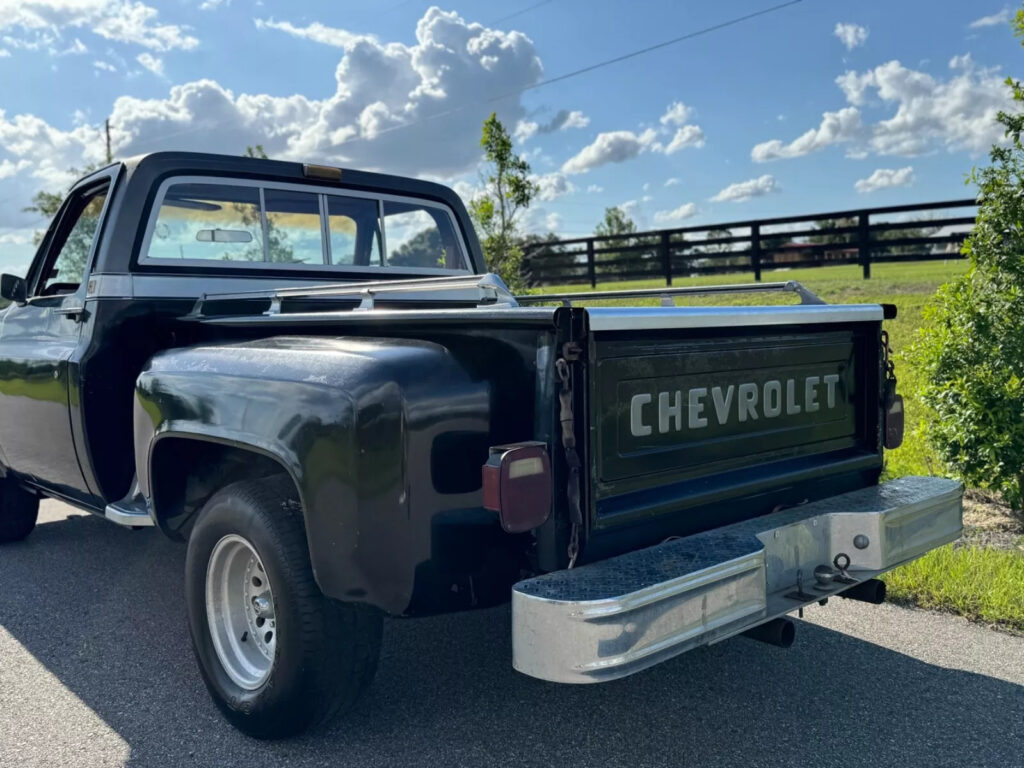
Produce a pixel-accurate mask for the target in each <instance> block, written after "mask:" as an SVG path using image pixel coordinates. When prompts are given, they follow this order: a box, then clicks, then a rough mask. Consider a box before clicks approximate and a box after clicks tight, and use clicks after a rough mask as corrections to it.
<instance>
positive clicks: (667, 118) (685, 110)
mask: <svg viewBox="0 0 1024 768" xmlns="http://www.w3.org/2000/svg"><path fill="white" fill-rule="evenodd" d="M692 114H693V110H692V109H690V107H688V106H686V105H685V104H683V102H681V101H673V102H672V103H671V104H669V105H668V108H667V109H666V110H665V114H663V115H662V116H661V117H660V118H658V122H660V123H661V124H662V125H665V126H668V125H683V124H684V123H685V122H686V121H687V120H689V119H690V116H691V115H692Z"/></svg>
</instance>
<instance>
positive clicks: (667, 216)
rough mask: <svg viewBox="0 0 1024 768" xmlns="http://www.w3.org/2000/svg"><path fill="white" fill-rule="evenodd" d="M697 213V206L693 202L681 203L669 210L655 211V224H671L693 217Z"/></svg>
mask: <svg viewBox="0 0 1024 768" xmlns="http://www.w3.org/2000/svg"><path fill="white" fill-rule="evenodd" d="M696 213H697V206H696V205H695V204H694V203H683V204H682V205H680V206H679V207H678V208H674V209H673V210H671V211H655V212H654V223H655V224H673V223H675V222H677V221H683V220H685V219H689V218H691V217H693V216H694V215H695V214H696Z"/></svg>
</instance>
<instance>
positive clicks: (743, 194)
mask: <svg viewBox="0 0 1024 768" xmlns="http://www.w3.org/2000/svg"><path fill="white" fill-rule="evenodd" d="M778 191H779V185H778V183H777V182H776V181H775V177H774V176H769V175H768V174H767V173H766V174H764V175H763V176H759V177H758V178H756V179H749V180H748V181H738V182H736V183H735V184H730V185H729V186H728V187H726V188H725V189H723V190H722V191H721V192H719V193H718V194H717V195H715V196H714V197H712V198H711V200H712V202H715V203H721V202H726V201H729V202H733V203H741V202H743V201H744V200H749V199H750V198H752V197H761V196H763V195H767V194H771V193H772V192H778Z"/></svg>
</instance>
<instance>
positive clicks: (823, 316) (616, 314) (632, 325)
mask: <svg viewBox="0 0 1024 768" xmlns="http://www.w3.org/2000/svg"><path fill="white" fill-rule="evenodd" d="M586 312H587V316H588V318H589V320H590V330H592V331H643V330H657V329H661V328H727V327H734V326H735V327H746V326H766V325H807V324H811V323H853V322H876V321H881V320H882V308H881V307H880V306H879V305H877V304H824V305H819V304H797V305H794V306H785V305H783V306H768V307H744V306H728V307H586Z"/></svg>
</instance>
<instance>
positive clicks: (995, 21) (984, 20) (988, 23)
mask: <svg viewBox="0 0 1024 768" xmlns="http://www.w3.org/2000/svg"><path fill="white" fill-rule="evenodd" d="M1009 21H1010V9H1009V8H1003V10H1001V11H1000V12H999V13H993V14H992V15H991V16H982V17H981V18H980V19H975V20H974V21H972V22H971V23H970V24H968V25H967V26H969V27H970V28H971V29H981V28H982V27H997V26H999V25H1000V24H1006V23H1008V22H1009Z"/></svg>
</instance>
